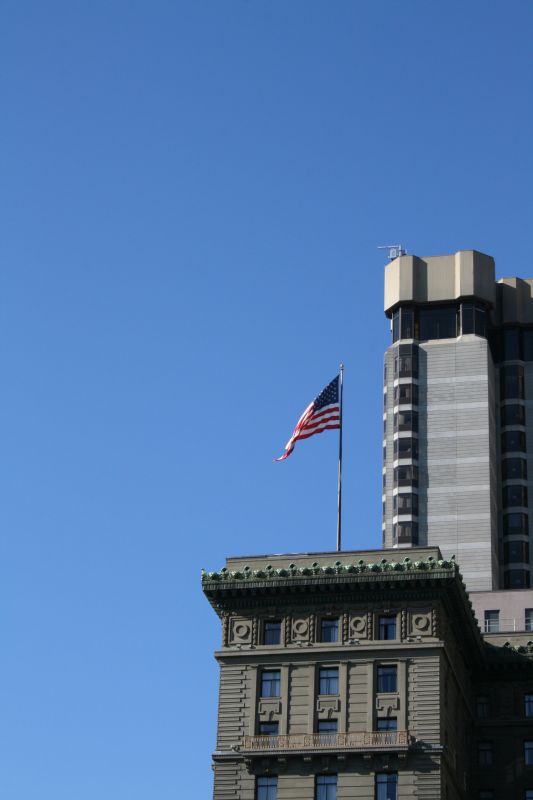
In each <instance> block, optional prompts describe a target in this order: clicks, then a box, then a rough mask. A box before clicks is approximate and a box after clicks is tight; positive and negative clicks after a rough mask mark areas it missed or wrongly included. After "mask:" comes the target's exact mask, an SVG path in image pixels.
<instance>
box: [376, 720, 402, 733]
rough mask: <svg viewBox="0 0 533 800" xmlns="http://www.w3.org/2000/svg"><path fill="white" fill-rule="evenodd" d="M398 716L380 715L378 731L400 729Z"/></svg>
mask: <svg viewBox="0 0 533 800" xmlns="http://www.w3.org/2000/svg"><path fill="white" fill-rule="evenodd" d="M397 722H398V720H397V719H396V717H380V718H379V719H378V720H377V724H378V731H395V730H397V729H398V725H397Z"/></svg>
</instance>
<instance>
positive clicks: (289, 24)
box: [0, 0, 533, 800]
mask: <svg viewBox="0 0 533 800" xmlns="http://www.w3.org/2000/svg"><path fill="white" fill-rule="evenodd" d="M0 16H1V19H2V21H1V26H0V65H1V69H0V87H1V97H2V105H1V108H2V125H1V142H2V146H1V148H0V169H1V175H2V178H1V182H0V183H1V186H0V203H1V208H0V212H1V213H0V219H1V221H2V223H1V227H2V235H1V237H0V256H1V265H2V266H1V269H0V281H1V284H0V304H1V305H0V336H1V340H2V348H1V354H2V355H1V359H2V360H1V386H2V390H1V393H0V398H1V400H0V402H1V407H2V409H1V426H2V430H1V442H2V453H3V457H2V459H1V461H0V464H1V476H0V477H1V487H2V502H1V504H0V514H1V523H2V524H1V530H2V551H1V556H0V570H1V575H0V602H1V608H2V612H1V619H2V645H3V647H2V650H3V655H2V659H1V668H0V669H1V673H2V680H1V681H0V694H1V698H0V707H1V708H2V714H1V721H0V726H1V727H0V736H1V741H0V746H1V750H2V754H3V758H2V761H3V764H2V767H1V770H0V793H1V794H2V796H3V797H6V798H9V800H34V798H36V797H38V798H39V800H52V798H53V800H72V799H73V798H75V800H94V798H95V797H98V798H99V799H100V800H108V799H109V800H122V798H124V800H141V799H142V800H145V799H146V798H150V799H151V798H154V797H156V798H158V800H171V798H178V797H199V798H200V797H202V798H203V797H209V796H210V794H211V785H212V774H211V769H210V754H211V751H212V750H213V748H214V739H215V720H216V693H217V666H216V663H215V661H214V659H213V658H212V652H213V650H214V649H215V648H216V647H217V646H218V643H219V628H218V622H217V619H216V617H215V615H214V614H213V612H212V611H211V609H210V607H209V605H208V604H207V602H206V601H205V600H204V598H203V597H202V595H201V592H200V569H201V567H206V568H207V569H216V568H219V567H220V566H222V564H223V561H224V558H225V556H226V555H229V554H233V555H235V554H248V553H249V554H254V553H263V552H287V551H290V552H296V551H301V550H321V549H333V548H334V546H335V514H336V466H337V465H336V458H337V436H336V434H335V433H333V432H331V433H327V434H324V435H323V436H320V437H315V438H314V439H311V440H310V441H308V442H305V443H302V444H300V445H299V446H297V448H296V450H295V452H294V454H293V455H292V456H291V458H290V459H288V460H287V461H285V462H283V463H278V464H274V463H273V462H272V458H273V457H274V456H277V455H279V454H280V453H281V452H282V451H283V446H284V444H285V442H286V441H287V439H288V437H289V435H290V433H291V430H292V427H293V425H294V423H295V422H296V420H297V418H298V416H299V415H300V413H301V411H302V410H303V408H304V407H305V406H306V405H307V403H308V402H309V401H310V400H311V399H312V398H313V397H314V395H315V394H316V393H317V392H318V391H319V390H320V389H322V388H323V386H324V385H325V384H326V383H327V382H328V381H329V380H330V379H331V378H332V377H333V376H334V375H335V373H336V371H337V367H338V363H339V361H340V360H344V362H345V364H346V373H345V438H344V454H345V460H344V523H343V524H344V540H345V545H346V547H347V548H348V547H349V548H366V547H378V546H379V544H380V503H381V498H380V458H381V396H382V395H381V391H382V389H381V376H382V352H383V350H384V348H385V347H386V345H387V343H388V336H389V334H388V326H387V323H386V320H385V319H384V317H383V313H382V283H383V264H384V256H383V252H382V251H378V250H377V246H378V245H382V244H389V243H401V244H403V245H404V246H405V247H407V249H408V251H409V252H411V253H415V254H418V255H435V254H439V253H445V252H453V251H455V250H458V249H461V248H476V249H479V250H481V251H484V252H487V253H489V254H491V255H493V256H494V257H495V258H496V263H497V274H498V276H503V275H512V274H518V275H521V276H523V277H526V276H531V275H533V264H532V258H531V242H530V236H531V221H532V211H533V203H532V192H531V184H532V161H533V155H532V154H533V148H532V147H531V142H532V141H533V130H532V128H533V112H532V89H533V80H532V78H533V74H532V73H533V65H532V48H531V36H532V27H533V10H532V6H531V4H530V3H527V2H525V1H524V2H519V1H518V0H514V1H512V2H509V3H507V4H505V6H504V5H503V3H501V2H493V1H491V0H488V2H487V0H483V2H478V1H477V0H474V1H473V2H469V3H464V2H456V0H447V2H433V3H428V2H427V0H425V1H422V0H406V2H403V3H397V2H393V1H392V0H389V1H388V2H384V0H372V1H370V0H360V1H358V0H349V1H346V0H334V2H328V3H326V2H325V0H320V1H319V0H290V1H289V2H288V1H287V0H188V2H178V1H176V2H170V0H168V1H166V2H165V1H164V0H152V2H147V1H146V0H143V2H141V1H140V0H128V2H126V1H125V0H124V2H119V0H106V2H103V1H102V0H92V2H90V3H89V2H81V1H80V0H68V2H67V0H65V1H64V2H58V1H56V0H48V2H46V3H43V2H29V1H28V2H26V1H25V0H4V2H3V3H2V4H1V9H0Z"/></svg>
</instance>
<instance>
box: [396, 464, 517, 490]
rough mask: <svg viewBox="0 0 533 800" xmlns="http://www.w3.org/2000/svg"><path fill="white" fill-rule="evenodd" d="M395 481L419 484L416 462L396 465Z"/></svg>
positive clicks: (404, 483) (404, 484) (398, 484)
mask: <svg viewBox="0 0 533 800" xmlns="http://www.w3.org/2000/svg"><path fill="white" fill-rule="evenodd" d="M504 463H505V462H504ZM524 463H525V462H524ZM394 482H395V484H396V485H397V486H418V467H416V466H415V465H414V464H402V465H401V466H399V467H395V468H394Z"/></svg>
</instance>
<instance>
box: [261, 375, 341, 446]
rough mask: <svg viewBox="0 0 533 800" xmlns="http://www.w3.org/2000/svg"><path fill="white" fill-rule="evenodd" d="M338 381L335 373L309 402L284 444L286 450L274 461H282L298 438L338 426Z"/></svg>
mask: <svg viewBox="0 0 533 800" xmlns="http://www.w3.org/2000/svg"><path fill="white" fill-rule="evenodd" d="M339 383H340V375H337V377H336V378H333V380H332V381H331V383H328V385H327V386H326V388H325V389H322V391H321V392H320V394H319V395H317V396H316V397H315V399H314V400H313V402H312V403H309V405H308V406H307V408H306V409H305V411H304V413H303V414H302V416H301V417H300V419H299V420H298V422H297V423H296V427H295V429H294V430H293V432H292V436H291V438H290V439H289V441H288V442H287V444H286V445H285V451H286V452H285V453H284V454H283V455H282V456H280V457H279V458H275V459H274V461H283V459H284V458H287V457H288V456H290V454H291V453H292V451H293V450H294V445H295V444H296V442H297V441H298V440H299V439H309V437H310V436H314V435H315V433H322V431H328V430H333V429H335V428H340V426H341V420H340V409H341V407H340V403H339Z"/></svg>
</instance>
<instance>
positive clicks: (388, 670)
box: [377, 664, 398, 692]
mask: <svg viewBox="0 0 533 800" xmlns="http://www.w3.org/2000/svg"><path fill="white" fill-rule="evenodd" d="M377 679H378V680H377V690H378V692H396V691H397V686H398V667H397V666H396V664H390V665H387V666H385V665H384V664H382V665H380V666H378V670H377Z"/></svg>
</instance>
